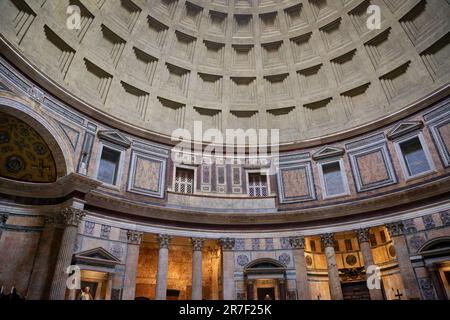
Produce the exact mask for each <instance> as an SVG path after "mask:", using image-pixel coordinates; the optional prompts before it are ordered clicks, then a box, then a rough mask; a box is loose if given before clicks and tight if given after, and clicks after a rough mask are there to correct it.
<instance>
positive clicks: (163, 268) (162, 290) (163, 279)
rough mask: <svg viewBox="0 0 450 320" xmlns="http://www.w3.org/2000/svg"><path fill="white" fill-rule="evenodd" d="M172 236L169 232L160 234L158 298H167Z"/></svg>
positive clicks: (157, 272)
mask: <svg viewBox="0 0 450 320" xmlns="http://www.w3.org/2000/svg"><path fill="white" fill-rule="evenodd" d="M170 239H171V236H169V235H167V234H160V235H158V242H159V253H158V270H157V271H156V292H155V299H156V300H166V298H167V271H168V269H169V243H170Z"/></svg>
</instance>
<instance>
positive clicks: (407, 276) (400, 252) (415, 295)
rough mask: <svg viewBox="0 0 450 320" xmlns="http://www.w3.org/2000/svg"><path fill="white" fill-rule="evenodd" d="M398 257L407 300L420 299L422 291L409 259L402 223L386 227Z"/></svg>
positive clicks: (394, 223) (390, 224)
mask: <svg viewBox="0 0 450 320" xmlns="http://www.w3.org/2000/svg"><path fill="white" fill-rule="evenodd" d="M386 227H387V229H388V231H389V234H390V236H391V239H392V242H393V244H394V247H395V251H396V255H397V263H398V267H399V269H400V274H401V275H402V279H403V285H404V286H405V293H406V298H407V299H409V300H418V299H420V289H419V284H418V283H417V279H416V275H415V273H414V269H413V266H412V264H411V259H410V258H409V252H408V244H407V243H406V239H405V236H404V234H403V223H402V222H401V221H398V222H393V223H389V224H387V225H386Z"/></svg>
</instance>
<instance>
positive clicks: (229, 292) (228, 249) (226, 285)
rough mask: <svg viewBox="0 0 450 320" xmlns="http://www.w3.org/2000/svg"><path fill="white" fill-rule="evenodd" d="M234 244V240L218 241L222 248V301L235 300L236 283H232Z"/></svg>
mask: <svg viewBox="0 0 450 320" xmlns="http://www.w3.org/2000/svg"><path fill="white" fill-rule="evenodd" d="M234 244H235V240H234V239H231V238H224V239H220V245H221V246H222V290H223V300H236V283H235V281H234V252H233V249H234Z"/></svg>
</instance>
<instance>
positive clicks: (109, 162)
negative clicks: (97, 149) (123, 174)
mask: <svg viewBox="0 0 450 320" xmlns="http://www.w3.org/2000/svg"><path fill="white" fill-rule="evenodd" d="M120 154H121V153H120V152H119V151H116V150H113V149H110V148H107V147H103V149H102V156H101V158H100V165H99V168H98V174H97V179H98V180H100V181H102V182H104V183H107V184H111V185H115V184H116V183H117V175H118V169H119V162H120Z"/></svg>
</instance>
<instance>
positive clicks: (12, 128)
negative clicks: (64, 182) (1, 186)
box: [0, 112, 56, 182]
mask: <svg viewBox="0 0 450 320" xmlns="http://www.w3.org/2000/svg"><path fill="white" fill-rule="evenodd" d="M0 176H2V177H5V178H8V179H14V180H20V181H27V182H54V181H55V180H56V165H55V160H54V159H53V156H52V154H51V152H50V150H49V148H48V146H47V144H46V143H45V141H44V140H43V139H42V137H41V136H40V135H39V134H38V133H37V132H36V131H35V130H34V129H32V128H31V127H30V126H29V125H27V124H26V123H25V122H23V121H21V120H19V119H17V118H15V117H13V116H10V115H8V114H6V113H2V112H0Z"/></svg>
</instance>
